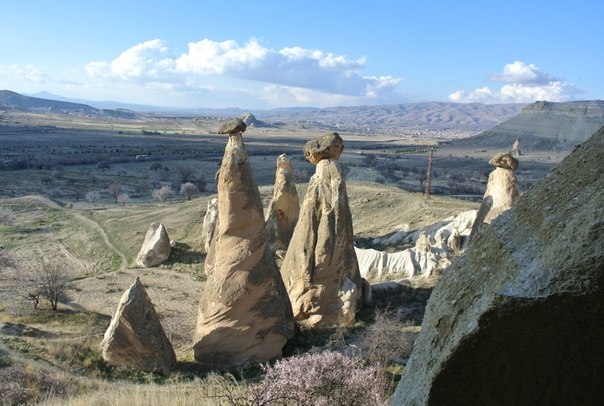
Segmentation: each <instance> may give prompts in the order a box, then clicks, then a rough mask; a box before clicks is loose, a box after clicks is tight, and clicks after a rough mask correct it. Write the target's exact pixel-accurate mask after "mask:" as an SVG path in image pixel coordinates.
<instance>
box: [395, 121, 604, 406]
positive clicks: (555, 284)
mask: <svg viewBox="0 0 604 406" xmlns="http://www.w3.org/2000/svg"><path fill="white" fill-rule="evenodd" d="M603 161H604V128H602V129H600V131H598V132H597V133H596V134H594V135H593V136H592V138H591V139H589V140H588V141H586V142H585V143H584V144H582V145H580V146H579V147H578V148H577V149H576V150H575V151H574V152H573V153H572V154H571V155H569V156H567V157H566V158H565V159H564V160H563V161H562V163H561V164H560V165H559V166H558V167H557V168H556V169H554V170H553V171H552V172H551V173H550V174H549V175H548V176H546V177H545V178H543V179H542V180H541V181H539V182H538V183H537V184H536V185H535V186H533V187H532V188H531V189H529V190H528V191H527V192H525V193H524V194H523V195H522V196H521V197H520V198H519V199H518V202H517V203H516V205H515V206H514V207H513V208H512V209H510V210H508V211H507V212H505V213H503V214H502V215H501V216H499V217H498V218H497V219H496V220H495V221H493V222H492V223H491V226H490V227H488V228H483V229H481V231H480V232H479V233H478V234H477V235H475V237H474V239H473V241H472V244H471V245H470V246H469V248H468V249H467V250H466V252H465V253H464V254H463V255H462V256H461V258H460V259H459V260H457V261H456V262H454V263H453V264H452V265H451V267H449V269H448V270H447V271H446V272H445V273H444V274H443V276H442V277H441V279H440V280H439V282H438V284H437V285H436V287H435V289H434V291H433V293H432V295H431V297H430V300H429V302H428V306H427V308H426V312H425V316H424V319H423V322H422V327H421V333H420V335H419V337H418V339H417V341H416V342H415V345H414V349H413V353H412V355H411V358H410V360H409V363H408V364H407V366H406V368H405V371H404V373H403V377H402V379H401V381H400V383H399V385H398V388H397V390H396V393H395V395H394V397H393V400H392V404H395V405H442V404H447V405H468V404H474V405H475V404H481V405H492V404H498V405H531V404H560V405H571V404H572V405H579V404H585V405H587V404H600V403H601V402H602V399H603V397H604V378H603V377H604V346H602V345H601V344H602V342H604V276H603V275H604V274H603V271H602V270H603V269H604V205H603V204H602V201H603V200H602V191H603V190H604V167H603V166H602V162H603Z"/></svg>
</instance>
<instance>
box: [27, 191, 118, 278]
mask: <svg viewBox="0 0 604 406" xmlns="http://www.w3.org/2000/svg"><path fill="white" fill-rule="evenodd" d="M27 199H29V200H35V201H38V202H40V203H42V204H44V205H46V206H48V207H52V208H53V209H60V210H64V211H65V212H67V213H69V214H71V215H72V216H73V217H74V218H75V219H76V220H77V221H79V222H80V223H83V224H84V225H85V226H88V227H91V228H92V229H94V230H95V231H96V232H98V233H99V234H100V235H101V237H102V239H103V243H104V244H105V245H106V246H107V247H108V248H109V249H110V250H111V251H113V252H114V253H115V254H116V255H117V256H118V257H119V258H120V267H119V270H120V271H123V270H125V269H127V268H128V259H127V258H126V256H125V255H124V254H123V253H122V252H121V251H120V250H118V249H117V247H116V246H115V245H113V243H112V242H111V240H109V235H107V233H106V232H105V230H104V229H103V227H101V225H100V224H99V223H97V222H96V221H94V220H92V219H90V218H88V217H86V216H84V215H83V214H82V213H80V212H79V211H78V210H75V209H69V208H67V207H63V206H61V205H59V204H57V203H56V202H54V201H52V200H51V199H49V198H47V197H44V196H37V195H36V196H27ZM74 259H75V260H77V261H80V259H79V258H77V257H76V258H74Z"/></svg>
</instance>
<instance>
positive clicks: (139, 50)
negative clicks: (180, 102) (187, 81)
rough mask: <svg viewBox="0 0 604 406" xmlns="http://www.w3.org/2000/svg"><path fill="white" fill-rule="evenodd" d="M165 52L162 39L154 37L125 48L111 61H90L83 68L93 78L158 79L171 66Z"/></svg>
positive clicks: (165, 48)
mask: <svg viewBox="0 0 604 406" xmlns="http://www.w3.org/2000/svg"><path fill="white" fill-rule="evenodd" d="M167 52H168V48H167V47H166V44H165V43H164V41H162V40H159V39H154V40H151V41H146V42H143V43H141V44H137V45H135V46H133V47H132V48H129V49H127V50H125V51H124V52H122V53H121V54H120V55H119V56H118V57H117V58H115V59H114V60H113V61H111V62H106V61H100V62H90V63H88V64H86V67H85V69H86V73H87V74H88V75H89V76H91V77H93V78H116V79H121V80H137V79H159V78H160V77H161V75H162V73H163V72H164V71H166V69H168V70H169V69H171V67H172V61H171V60H170V59H169V58H166V57H164V55H165V54H166V53H167Z"/></svg>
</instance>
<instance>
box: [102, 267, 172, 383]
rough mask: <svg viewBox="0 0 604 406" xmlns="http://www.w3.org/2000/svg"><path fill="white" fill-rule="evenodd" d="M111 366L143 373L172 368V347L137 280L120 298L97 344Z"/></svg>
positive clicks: (141, 285)
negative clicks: (138, 370)
mask: <svg viewBox="0 0 604 406" xmlns="http://www.w3.org/2000/svg"><path fill="white" fill-rule="evenodd" d="M101 348H102V351H103V359H104V360H105V361H107V362H108V363H110V364H112V365H117V366H121V367H125V368H134V369H140V370H143V371H163V372H166V371H169V370H170V369H172V368H173V367H174V365H176V355H175V354H174V349H173V348H172V344H170V341H169V340H168V337H166V333H165V332H164V329H163V327H162V325H161V323H160V321H159V317H158V316H157V313H156V312H155V308H154V307H153V304H152V303H151V299H150V298H149V295H148V294H147V291H146V290H145V288H144V287H143V284H142V283H141V281H140V279H139V278H136V281H135V282H134V284H132V286H130V288H128V289H127V290H126V291H125V292H124V294H123V295H122V297H121V299H120V302H119V304H118V306H117V310H116V311H115V314H114V316H113V318H112V319H111V323H110V324H109V328H108V329H107V331H106V332H105V336H104V337H103V342H102V343H101Z"/></svg>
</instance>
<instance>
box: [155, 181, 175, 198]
mask: <svg viewBox="0 0 604 406" xmlns="http://www.w3.org/2000/svg"><path fill="white" fill-rule="evenodd" d="M173 194H174V192H173V191H172V186H170V185H164V186H162V187H160V188H159V189H155V190H154V191H153V199H155V200H157V201H159V202H165V201H166V200H168V198H169V197H171V196H172V195H173Z"/></svg>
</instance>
